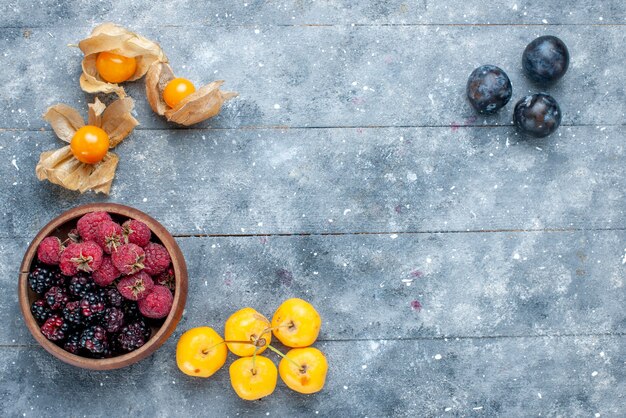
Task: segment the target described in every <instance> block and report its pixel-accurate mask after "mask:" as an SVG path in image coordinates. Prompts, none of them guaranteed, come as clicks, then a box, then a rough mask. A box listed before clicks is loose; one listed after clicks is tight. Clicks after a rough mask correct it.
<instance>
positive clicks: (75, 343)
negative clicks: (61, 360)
mask: <svg viewBox="0 0 626 418" xmlns="http://www.w3.org/2000/svg"><path fill="white" fill-rule="evenodd" d="M80 335H81V333H80V332H77V333H75V334H70V336H69V337H67V340H66V341H65V344H64V345H63V349H64V350H65V351H69V352H70V353H72V354H78V353H80Z"/></svg>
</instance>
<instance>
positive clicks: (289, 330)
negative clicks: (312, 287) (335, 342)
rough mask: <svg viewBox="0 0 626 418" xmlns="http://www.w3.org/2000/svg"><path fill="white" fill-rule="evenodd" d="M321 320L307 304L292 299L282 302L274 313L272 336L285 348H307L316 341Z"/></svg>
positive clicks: (311, 306)
mask: <svg viewBox="0 0 626 418" xmlns="http://www.w3.org/2000/svg"><path fill="white" fill-rule="evenodd" d="M321 326H322V318H320V314H318V313H317V311H316V310H315V308H314V307H313V305H311V304H310V303H309V302H307V301H305V300H302V299H298V298H292V299H287V300H286V301H284V302H283V303H282V304H281V305H280V306H279V307H278V309H277V310H276V312H275V313H274V317H273V318H272V329H273V330H274V335H275V336H276V338H278V339H279V340H280V342H281V343H283V344H285V345H286V346H287V347H308V346H309V345H311V344H313V343H314V342H315V340H316V339H317V335H318V334H319V332H320V327H321Z"/></svg>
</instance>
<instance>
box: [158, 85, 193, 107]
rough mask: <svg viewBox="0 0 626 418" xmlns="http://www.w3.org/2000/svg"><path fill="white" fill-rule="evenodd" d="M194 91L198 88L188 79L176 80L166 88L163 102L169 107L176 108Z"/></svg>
mask: <svg viewBox="0 0 626 418" xmlns="http://www.w3.org/2000/svg"><path fill="white" fill-rule="evenodd" d="M194 91H196V88H195V86H194V85H193V83H192V82H191V81H189V80H187V79H186V78H175V79H173V80H172V81H170V82H169V83H167V85H166V86H165V89H164V90H163V100H165V103H167V105H168V106H169V107H171V108H174V107H176V106H177V105H178V104H179V103H180V102H181V101H182V100H183V99H184V98H185V97H187V96H189V95H190V94H191V93H193V92H194Z"/></svg>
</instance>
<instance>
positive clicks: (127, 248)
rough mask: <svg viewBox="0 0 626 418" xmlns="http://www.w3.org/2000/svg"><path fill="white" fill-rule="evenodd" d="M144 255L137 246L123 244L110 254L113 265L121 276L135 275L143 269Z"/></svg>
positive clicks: (141, 249)
mask: <svg viewBox="0 0 626 418" xmlns="http://www.w3.org/2000/svg"><path fill="white" fill-rule="evenodd" d="M145 257H146V253H145V252H144V251H143V248H141V247H140V246H138V245H135V244H124V245H122V246H120V247H119V248H118V249H117V251H113V253H112V254H111V260H113V265H114V266H115V268H117V269H118V270H119V271H120V273H122V274H133V273H137V272H138V271H139V270H141V269H142V268H143V266H144V265H143V262H144V259H145Z"/></svg>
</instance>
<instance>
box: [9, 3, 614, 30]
mask: <svg viewBox="0 0 626 418" xmlns="http://www.w3.org/2000/svg"><path fill="white" fill-rule="evenodd" d="M107 20H110V21H114V22H118V21H121V22H123V23H125V24H141V25H146V26H150V25H157V26H159V27H167V26H171V25H180V26H185V27H188V26H191V25H205V24H206V25H227V26H231V25H307V24H311V25H341V24H352V23H354V24H365V25H369V24H380V25H386V24H401V25H402V24H408V25H410V24H440V23H444V24H525V23H529V24H543V23H550V24H580V23H587V24H588V23H594V24H623V23H624V22H625V21H626V6H625V5H624V3H623V2H621V1H619V0H610V1H606V0H604V1H593V0H568V1H566V2H558V3H555V2H554V1H549V2H546V1H541V0H524V1H512V2H502V1H489V2H485V1H481V0H469V1H461V0H453V1H437V0H375V1H348V0H340V1H337V0H334V1H313V0H305V1H287V0H278V1H276V0H273V1H260V0H251V1H233V0H227V1H220V2H187V1H182V0H175V1H168V2H167V3H166V4H164V3H162V2H151V1H148V0H138V1H134V2H133V3H127V2H117V1H111V0H105V1H99V2H97V3H94V2H89V1H85V0H68V1H64V2H57V1H53V0H44V1H39V2H36V3H35V2H33V3H29V2H17V1H12V2H4V4H3V13H2V14H1V15H0V26H11V27H14V26H46V27H48V26H58V25H63V26H84V25H85V24H87V23H91V22H100V21H107Z"/></svg>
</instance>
